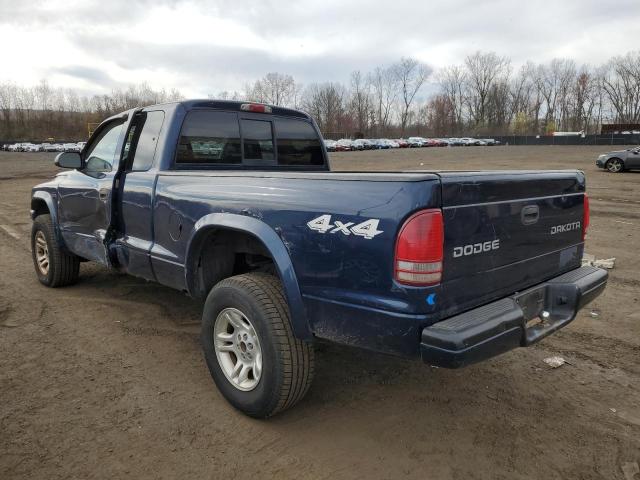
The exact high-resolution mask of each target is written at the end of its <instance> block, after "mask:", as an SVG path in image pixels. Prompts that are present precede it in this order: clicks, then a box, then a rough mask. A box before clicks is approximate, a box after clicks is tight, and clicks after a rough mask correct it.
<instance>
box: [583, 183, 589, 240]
mask: <svg viewBox="0 0 640 480" xmlns="http://www.w3.org/2000/svg"><path fill="white" fill-rule="evenodd" d="M582 208H583V211H582V241H583V242H584V239H585V237H586V236H587V230H588V229H589V217H590V212H589V197H587V194H586V193H585V194H584V204H583V207H582Z"/></svg>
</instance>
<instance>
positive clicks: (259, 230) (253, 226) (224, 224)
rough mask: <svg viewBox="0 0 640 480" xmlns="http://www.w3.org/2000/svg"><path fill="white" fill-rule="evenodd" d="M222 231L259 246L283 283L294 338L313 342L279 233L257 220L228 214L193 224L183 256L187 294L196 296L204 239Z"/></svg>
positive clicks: (291, 265)
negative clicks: (185, 252) (239, 235)
mask: <svg viewBox="0 0 640 480" xmlns="http://www.w3.org/2000/svg"><path fill="white" fill-rule="evenodd" d="M223 232H235V233H240V234H244V235H247V236H249V237H251V238H253V239H254V240H256V241H257V242H259V243H260V244H261V245H262V247H263V248H264V250H265V251H266V252H267V253H268V255H269V257H270V258H271V260H272V261H273V264H274V265H275V268H276V270H277V273H278V277H279V278H280V281H281V282H282V286H283V289H284V292H285V296H286V298H287V303H288V305H289V310H290V314H291V327H292V329H293V333H294V335H295V336H296V338H298V339H300V340H312V339H313V334H312V332H311V329H310V327H309V322H308V318H307V314H306V310H305V308H304V303H303V301H302V295H301V293H300V287H299V284H298V279H297V276H296V273H295V271H294V269H293V264H292V262H291V257H290V255H289V252H288V250H287V248H286V246H285V244H284V243H283V241H282V239H281V238H280V237H279V236H278V234H277V233H276V232H275V231H274V230H273V229H272V228H271V227H270V226H269V225H267V224H266V223H264V222H263V221H261V220H258V219H256V218H253V217H248V216H244V215H237V214H229V213H211V214H208V215H205V216H204V217H202V218H201V219H200V220H198V221H197V222H196V224H195V225H194V228H193V230H192V233H191V235H190V238H189V240H188V242H187V254H186V256H185V285H186V286H187V290H188V292H189V294H191V295H192V296H198V295H197V293H198V292H197V290H198V288H197V282H198V277H197V270H198V260H199V258H200V255H201V253H202V252H203V250H204V249H205V248H206V245H207V240H208V239H211V238H212V237H215V236H216V235H219V234H220V233H223Z"/></svg>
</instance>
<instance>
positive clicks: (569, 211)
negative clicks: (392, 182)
mask: <svg viewBox="0 0 640 480" xmlns="http://www.w3.org/2000/svg"><path fill="white" fill-rule="evenodd" d="M439 175H440V177H441V182H442V206H443V214H444V236H445V238H444V266H443V270H444V271H443V280H442V291H441V298H442V299H443V304H441V307H442V308H443V309H444V310H445V311H446V314H447V315H450V314H453V313H456V312H459V311H463V310H467V309H469V308H473V307H475V306H478V305H481V304H484V303H487V302H489V301H491V300H494V299H497V298H501V297H503V296H505V295H509V294H512V293H514V292H516V291H518V290H522V289H524V288H527V287H529V286H532V285H535V284H537V283H540V282H543V281H545V280H547V279H549V278H552V277H554V276H557V275H559V274H561V273H563V272H566V271H568V270H571V269H574V268H577V267H579V266H580V260H581V258H582V251H583V240H582V228H583V225H582V224H583V203H584V190H585V181H584V174H583V173H582V172H580V171H575V170H571V171H565V170H562V171H546V172H539V171H538V172H527V171H517V172H448V173H440V174H439Z"/></svg>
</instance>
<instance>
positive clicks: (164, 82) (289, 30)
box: [0, 0, 640, 96]
mask: <svg viewBox="0 0 640 480" xmlns="http://www.w3.org/2000/svg"><path fill="white" fill-rule="evenodd" d="M639 14H640V2H638V1H637V0H618V1H617V2H616V5H615V8H609V7H607V6H606V5H604V4H602V2H601V1H599V0H598V1H596V0H564V1H563V2H557V1H551V0H544V1H542V0H530V1H528V2H526V3H523V2H513V1H511V0H493V1H490V0H487V1H484V2H478V1H475V0H474V1H472V0H456V1H454V0H450V1H444V0H438V1H431V2H421V3H418V2H415V1H413V0H396V1H394V2H393V3H389V2H381V1H376V0H369V1H356V2H349V3H345V2H343V1H339V0H325V1H308V0H298V1H296V2H290V1H288V0H286V1H285V0H283V1H280V2H278V1H269V0H264V1H262V2H258V3H247V2H239V1H238V0H218V1H215V2H211V1H198V0H193V1H181V0H141V1H140V0H139V1H135V2H134V1H129V0H110V1H107V2H105V1H104V0H85V1H81V0H38V1H28V0H22V1H20V2H17V1H15V0H0V59H1V60H2V62H3V68H2V69H0V81H9V80H10V81H15V82H16V83H20V84H34V83H37V82H38V81H39V80H40V79H42V78H47V79H48V80H49V82H50V83H51V84H52V85H55V86H63V87H71V88H78V89H81V90H83V91H87V92H95V93H101V92H104V91H108V90H110V89H111V88H113V87H114V86H116V85H126V84H130V83H138V82H142V81H146V82H148V83H149V84H150V85H152V86H153V87H155V88H167V89H170V88H177V89H179V90H181V91H183V92H184V93H185V94H187V95H188V96H204V95H206V94H208V93H213V92H219V91H222V90H240V89H242V87H243V85H244V83H246V82H248V81H250V80H252V79H255V78H256V77H258V76H262V75H263V74H265V73H267V72H269V71H281V72H283V73H290V74H292V75H294V77H296V79H298V80H299V81H302V82H304V83H309V82H312V81H346V80H347V78H348V75H349V73H350V72H351V71H352V70H356V69H359V70H363V71H367V70H369V69H372V68H373V67H375V66H377V65H385V64H389V63H391V62H393V61H395V60H397V59H399V58H400V57H401V56H414V57H416V58H418V59H420V60H422V61H425V62H427V63H429V64H430V65H432V66H434V67H436V68H437V67H440V66H444V65H447V64H451V63H460V62H462V60H463V59H464V56H465V55H467V54H469V53H471V52H473V51H475V50H485V51H495V52H496V53H498V54H500V55H506V56H509V57H510V58H511V59H512V60H513V64H514V66H518V65H519V64H521V63H523V62H524V61H526V60H533V61H536V62H541V61H548V60H550V59H551V58H554V57H561V56H566V57H571V58H573V59H574V60H576V62H577V63H578V64H580V63H602V62H604V61H606V59H607V58H609V57H610V56H612V55H615V54H623V53H626V51H627V50H629V49H631V48H633V46H634V45H636V44H637V42H635V41H634V40H635V39H636V38H637V31H638V29H637V21H638V19H639V18H640V15H639ZM636 48H637V47H636Z"/></svg>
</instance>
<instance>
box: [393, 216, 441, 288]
mask: <svg viewBox="0 0 640 480" xmlns="http://www.w3.org/2000/svg"><path fill="white" fill-rule="evenodd" d="M443 243H444V228H443V225H442V211H441V210H439V209H433V210H422V211H421V212H418V213H416V214H414V215H412V216H411V217H409V219H407V221H406V222H404V225H403V226H402V228H401V229H400V234H399V235H398V240H397V242H396V256H395V260H394V262H395V278H396V280H397V281H398V282H399V283H404V284H407V285H425V286H426V285H436V284H438V283H440V280H441V279H442V250H443Z"/></svg>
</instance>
